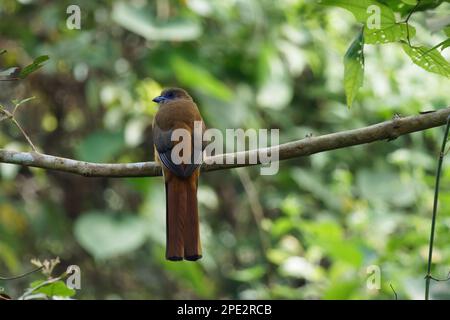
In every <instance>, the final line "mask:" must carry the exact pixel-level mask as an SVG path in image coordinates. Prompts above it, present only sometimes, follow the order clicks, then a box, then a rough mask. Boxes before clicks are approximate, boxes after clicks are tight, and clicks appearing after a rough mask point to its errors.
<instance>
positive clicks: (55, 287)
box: [31, 280, 75, 297]
mask: <svg viewBox="0 0 450 320" xmlns="http://www.w3.org/2000/svg"><path fill="white" fill-rule="evenodd" d="M42 283H44V282H43V281H34V282H33V283H32V284H31V287H32V288H36V287H37V286H39V285H41V284H42ZM36 293H43V294H45V295H47V296H48V297H55V296H58V297H72V296H74V295H75V290H73V289H70V288H68V287H67V286H66V284H65V283H64V282H63V281H61V280H59V281H56V282H50V283H48V284H46V285H43V286H42V287H40V288H38V289H36V290H34V291H33V294H36Z"/></svg>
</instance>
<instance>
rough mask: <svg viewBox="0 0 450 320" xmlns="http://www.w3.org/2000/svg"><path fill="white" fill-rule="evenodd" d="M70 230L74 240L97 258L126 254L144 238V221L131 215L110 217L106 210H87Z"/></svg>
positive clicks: (135, 247) (134, 248)
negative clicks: (72, 232) (72, 230)
mask: <svg viewBox="0 0 450 320" xmlns="http://www.w3.org/2000/svg"><path fill="white" fill-rule="evenodd" d="M74 232H75V237H76V239H77V241H78V243H79V244H80V245H81V246H82V247H83V248H84V249H85V250H86V251H88V252H89V253H90V254H91V255H93V256H94V257H95V258H98V259H108V258H112V257H115V256H118V255H121V254H125V253H129V252H131V251H133V250H136V249H137V248H139V247H140V246H141V245H142V244H143V243H144V242H145V240H146V239H147V228H146V225H145V223H144V222H143V221H142V220H141V219H140V218H139V217H137V216H135V215H132V214H126V215H123V216H121V217H113V216H111V213H109V212H98V211H92V212H88V213H85V214H83V215H82V216H80V217H79V218H78V219H77V221H76V222H75V230H74Z"/></svg>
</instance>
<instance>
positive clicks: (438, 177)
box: [425, 116, 450, 300]
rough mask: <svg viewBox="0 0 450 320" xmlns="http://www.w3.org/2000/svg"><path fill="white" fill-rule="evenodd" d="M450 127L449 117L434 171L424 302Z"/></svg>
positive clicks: (428, 293)
mask: <svg viewBox="0 0 450 320" xmlns="http://www.w3.org/2000/svg"><path fill="white" fill-rule="evenodd" d="M449 127H450V116H448V117H447V125H446V127H445V134H444V138H443V140H442V146H441V152H440V153H439V161H438V167H437V171H436V184H435V187H434V201H433V215H432V218H431V232H430V246H429V248H428V266H427V275H426V276H425V300H429V298H430V281H431V279H433V277H432V276H431V264H432V260H433V245H434V234H435V228H436V217H437V206H438V198H439V185H440V182H441V171H442V162H443V160H444V156H445V145H446V144H447V139H448V131H449Z"/></svg>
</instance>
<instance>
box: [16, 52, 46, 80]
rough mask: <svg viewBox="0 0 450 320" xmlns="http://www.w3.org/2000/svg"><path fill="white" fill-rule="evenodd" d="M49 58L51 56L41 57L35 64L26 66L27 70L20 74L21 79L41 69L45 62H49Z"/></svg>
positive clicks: (35, 60) (24, 69)
mask: <svg viewBox="0 0 450 320" xmlns="http://www.w3.org/2000/svg"><path fill="white" fill-rule="evenodd" d="M48 59H50V58H49V56H39V57H37V58H36V59H34V61H33V63H31V64H29V65H28V66H26V67H25V68H23V69H22V71H21V72H20V75H19V77H20V78H21V79H24V78H26V77H27V76H28V75H30V74H31V73H32V72H34V71H36V70H38V69H39V68H41V67H42V66H43V63H44V62H45V61H47V60H48Z"/></svg>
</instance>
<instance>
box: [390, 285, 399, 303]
mask: <svg viewBox="0 0 450 320" xmlns="http://www.w3.org/2000/svg"><path fill="white" fill-rule="evenodd" d="M389 286H390V287H391V289H392V292H394V297H395V300H398V296H397V292H395V289H394V287H393V286H392V283H389Z"/></svg>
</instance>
